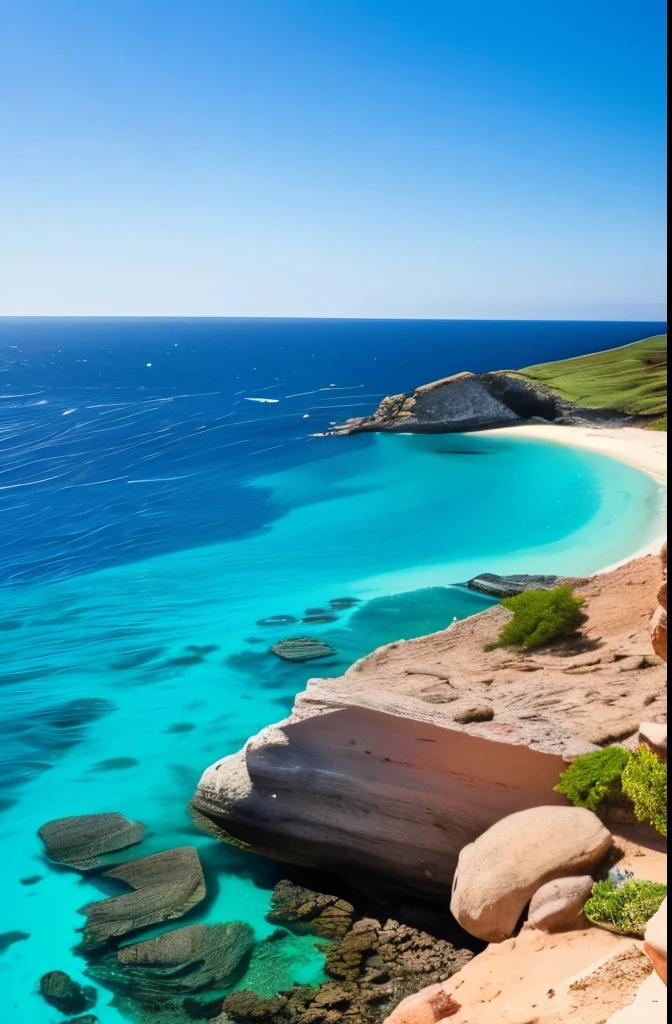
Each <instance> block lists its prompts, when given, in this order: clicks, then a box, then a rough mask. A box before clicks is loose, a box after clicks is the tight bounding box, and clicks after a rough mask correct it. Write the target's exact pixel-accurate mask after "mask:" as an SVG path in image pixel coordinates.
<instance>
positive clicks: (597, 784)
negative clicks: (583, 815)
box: [553, 747, 655, 811]
mask: <svg viewBox="0 0 672 1024" xmlns="http://www.w3.org/2000/svg"><path fill="white" fill-rule="evenodd" d="M654 756H655V755H654ZM631 759H632V755H631V754H630V752H629V751H628V750H624V749H623V748H622V747H605V748H604V750H593V751H592V752H591V753H590V754H581V756H580V757H577V758H576V760H575V761H573V762H572V764H571V765H570V766H569V768H568V769H567V771H565V772H562V774H561V775H560V782H559V783H558V784H557V786H554V787H553V789H554V791H555V792H556V793H564V795H565V796H566V797H567V799H568V800H570V801H571V802H572V803H573V804H574V806H575V807H587V808H588V810H589V811H597V810H598V808H599V807H600V805H601V804H602V803H604V801H605V800H607V799H608V798H609V797H611V798H618V797H619V796H620V795H621V778H622V776H623V773H624V771H625V769H626V768H627V766H628V764H629V762H630V761H631Z"/></svg>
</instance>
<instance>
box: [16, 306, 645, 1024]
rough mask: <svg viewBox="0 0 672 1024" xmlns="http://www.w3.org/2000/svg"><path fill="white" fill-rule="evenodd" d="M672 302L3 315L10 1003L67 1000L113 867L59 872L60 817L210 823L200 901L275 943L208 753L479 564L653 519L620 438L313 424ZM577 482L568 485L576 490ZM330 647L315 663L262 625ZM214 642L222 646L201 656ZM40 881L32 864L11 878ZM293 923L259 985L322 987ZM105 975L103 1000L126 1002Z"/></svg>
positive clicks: (590, 343) (610, 545)
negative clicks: (491, 317) (346, 432)
mask: <svg viewBox="0 0 672 1024" xmlns="http://www.w3.org/2000/svg"><path fill="white" fill-rule="evenodd" d="M664 330H665V325H664V324H659V323H641V324H639V323H622V324H619V323H546V322H544V323H533V322H521V323H512V322H474V321H467V322H459V321H446V322H439V321H288V320H281V321H268V320H258V321H255V320H251V321H250V320H247V321H246V320H52V321H49V320H33V321H31V320H0V446H1V447H0V513H1V515H2V533H1V535H0V581H1V582H0V644H1V646H2V659H1V661H0V692H1V693H2V697H3V703H2V722H1V723H0V734H1V737H2V746H1V747H0V765H1V766H2V778H3V786H2V791H1V792H0V841H1V843H2V849H3V863H4V867H5V871H4V883H5V886H4V891H3V907H2V917H1V923H0V933H5V932H10V931H17V932H23V933H25V935H26V936H27V937H26V938H23V939H21V940H19V941H16V942H14V943H12V944H11V945H10V946H9V947H8V948H7V949H6V951H5V952H4V953H0V972H1V978H2V984H1V985H0V1013H2V1014H3V1019H6V1020H9V1021H16V1022H25V1021H30V1022H31V1024H32V1022H33V1021H34V1022H35V1024H48V1022H51V1021H56V1020H58V1019H60V1016H59V1015H58V1014H57V1013H54V1011H51V1010H50V1009H49V1008H48V1007H47V1006H46V1004H45V1003H43V1002H42V1001H41V999H40V998H39V997H38V996H36V995H35V994H34V992H35V987H36V983H37V981H38V979H39V977H40V975H41V974H42V973H44V972H45V971H46V970H51V969H56V968H61V969H64V970H67V971H70V972H71V973H73V975H74V976H76V977H78V978H80V979H81V978H82V971H83V968H84V966H85V965H84V962H83V960H82V959H81V958H80V957H78V956H77V954H76V953H75V952H73V947H74V946H75V944H76V942H77V940H78V934H77V932H76V929H77V928H79V927H81V923H82V918H81V917H79V916H78V914H77V909H78V908H79V907H80V906H82V905H83V904H84V903H86V902H87V901H89V900H91V899H95V898H97V894H98V890H97V888H96V885H95V882H94V881H91V880H85V881H81V880H80V877H79V875H78V874H77V873H75V872H69V871H60V870H55V869H54V868H53V866H49V865H48V863H47V862H46V861H45V860H44V859H43V857H42V853H41V849H40V843H39V841H38V839H37V837H36V835H35V833H36V829H37V828H38V826H39V825H40V824H41V823H42V822H43V821H45V820H48V819H50V818H53V817H57V816H62V815H66V814H78V813H88V812H93V811H102V810H119V811H122V812H124V813H126V814H128V815H129V816H130V817H135V818H140V819H141V820H143V821H144V822H145V823H146V824H147V825H148V826H149V830H150V833H151V834H150V836H149V838H148V839H146V840H145V843H144V845H143V847H142V848H135V849H134V850H132V851H130V852H129V856H135V855H137V854H139V853H140V852H155V851H157V850H161V849H167V848H168V847H170V846H172V845H183V844H184V843H195V844H196V845H198V847H199V851H200V853H201V856H202V860H203V862H204V865H205V869H206V875H207V881H208V887H209V893H210V898H209V899H208V901H207V904H205V905H204V907H202V908H199V909H198V910H197V911H196V912H195V913H193V914H192V915H191V917H190V918H189V920H208V921H216V920H231V919H234V918H243V919H245V920H248V921H250V923H251V924H252V925H253V926H254V928H255V930H256V932H257V936H258V937H259V938H260V939H261V938H263V937H264V936H265V935H268V934H270V932H271V931H272V930H273V927H272V926H271V925H270V924H269V923H268V922H266V921H265V916H264V915H265V913H266V911H267V909H268V898H269V891H270V888H271V887H272V884H273V881H274V879H276V878H277V877H278V875H277V871H276V869H275V868H273V867H272V866H269V865H266V863H265V862H261V861H259V860H258V859H257V858H254V857H245V856H243V855H241V854H239V853H238V852H236V851H233V850H231V849H229V848H227V847H224V846H222V845H221V844H218V843H216V842H214V841H213V840H210V839H208V838H207V837H205V836H200V835H197V834H196V833H194V831H193V829H192V827H191V825H190V821H189V817H188V814H187V811H186V804H187V801H188V799H189V797H190V795H191V794H192V793H193V790H194V787H195V785H196V783H197V781H198V777H199V775H200V773H201V771H202V770H203V769H204V768H205V767H206V766H207V765H208V764H209V763H211V762H212V761H214V760H216V759H218V758H219V757H221V756H222V755H224V754H226V753H230V752H232V751H234V750H236V749H238V748H239V747H240V746H241V745H242V744H243V743H244V741H245V740H246V738H247V737H248V736H249V735H250V734H251V733H253V732H255V731H257V730H258V729H259V728H261V727H262V726H263V725H265V724H267V723H268V722H271V721H275V720H277V719H278V718H280V717H282V716H284V715H285V714H286V713H287V712H288V711H289V709H290V708H291V704H292V699H293V696H294V694H295V693H296V692H297V691H298V690H300V689H302V688H303V686H304V685H305V682H306V680H307V678H309V677H310V676H311V675H314V674H332V675H333V674H340V673H341V672H342V671H344V670H345V668H346V667H347V665H348V664H350V663H351V662H352V661H353V660H355V659H356V658H357V657H360V656H362V655H363V654H365V653H367V652H368V651H370V650H372V649H373V648H375V647H376V646H379V645H380V644H382V643H385V642H389V641H391V640H394V639H397V638H399V637H401V636H407V637H410V636H416V635H420V634H422V633H425V632H429V631H432V630H435V629H439V628H443V627H445V626H446V625H448V624H449V623H450V622H451V621H452V620H453V619H454V618H455V617H457V618H462V617H464V616H466V615H469V614H473V613H474V612H477V611H479V610H481V609H482V608H484V607H487V606H488V602H487V601H486V600H485V599H482V598H480V597H478V596H476V595H471V594H469V593H465V592H464V591H462V590H459V589H454V588H452V587H451V584H454V583H456V582H459V581H460V580H463V579H465V578H467V577H468V576H470V575H474V574H475V573H477V572H480V571H488V570H489V571H500V572H507V571H509V572H512V571H537V572H563V573H583V572H589V571H592V570H595V569H598V568H600V567H602V566H605V565H607V564H610V563H612V562H614V561H617V560H619V559H620V558H623V557H626V556H627V555H628V554H630V553H632V552H633V551H635V550H636V549H638V548H640V547H641V546H642V545H643V544H645V543H646V541H647V539H648V534H651V535H653V534H655V532H656V531H657V529H658V525H659V518H660V515H661V509H662V495H661V492H660V488H659V487H658V486H657V485H656V484H655V483H654V481H653V480H652V479H651V478H649V477H648V476H645V475H644V474H641V473H639V472H638V471H636V470H634V469H631V468H630V467H628V466H626V465H624V464H621V463H617V462H614V461H612V460H610V459H607V458H604V457H602V456H599V455H596V454H593V453H590V452H583V451H579V450H575V449H570V448H566V447H564V446H559V445H554V444H548V443H542V442H531V441H527V440H522V439H521V438H516V436H515V432H513V433H512V434H511V435H510V436H507V437H505V438H501V437H498V438H491V437H487V436H485V435H471V436H457V435H447V436H443V437H438V436H417V435H416V436H408V435H405V436H399V435H397V436H373V435H360V436H356V437H341V438H314V437H310V434H313V433H319V432H321V431H323V430H324V429H325V428H326V427H327V426H328V425H329V423H331V422H334V421H340V420H343V419H345V418H347V417H348V416H353V415H360V414H362V413H366V412H369V411H371V410H372V409H373V408H374V407H375V406H376V404H377V403H378V401H379V399H380V398H381V397H382V396H383V395H385V394H389V393H395V392H399V391H402V390H410V389H412V388H413V387H414V386H416V385H417V384H420V383H423V382H426V381H429V380H433V379H437V378H439V377H442V376H445V375H447V374H450V373H453V372H456V371H458V370H462V369H470V370H474V371H482V370H486V369H493V368H501V367H511V368H514V367H520V366H525V365H529V364H531V363H535V362H541V361H544V360H547V359H549V358H565V357H568V356H572V355H578V354H582V353H585V352H589V351H595V350H598V349H605V348H610V347H613V346H615V345H621V344H626V343H628V342H630V341H635V340H637V339H638V338H642V337H647V336H650V335H653V334H658V333H661V332H662V331H664ZM568 494H569V495H571V500H570V501H568V500H567V496H568ZM344 596H345V597H355V598H358V599H359V603H358V604H357V605H356V606H355V608H354V609H353V610H352V611H349V612H346V613H341V614H340V615H339V618H338V620H337V621H335V622H332V623H325V624H320V625H314V624H312V625H309V626H306V625H303V624H300V625H299V626H298V627H297V626H293V627H292V631H293V632H296V631H297V629H298V630H300V632H301V633H302V634H308V635H314V636H319V637H322V638H324V639H327V640H328V641H329V642H330V643H331V644H332V646H334V647H335V648H336V650H337V651H338V654H337V656H336V657H334V658H333V659H331V660H330V661H329V662H327V663H317V666H315V665H313V667H312V668H306V667H303V668H300V667H297V666H290V665H286V664H283V663H281V662H279V661H278V660H277V659H275V658H274V657H273V656H272V655H270V654H268V653H267V648H268V646H269V644H270V643H272V642H273V641H274V640H276V639H278V638H280V637H281V636H283V635H286V627H285V628H279V627H276V628H272V627H268V626H259V625H257V623H258V621H259V620H260V619H263V618H265V617H267V616H272V615H276V614H289V615H292V616H294V617H296V618H297V619H300V618H301V617H302V616H303V614H304V613H305V610H306V609H308V608H313V607H324V606H325V605H327V604H328V602H329V601H330V600H331V599H333V598H337V597H344ZM206 649H209V650H206ZM33 875H40V876H41V880H40V881H39V882H37V883H35V884H33V885H30V886H26V885H22V884H21V883H20V879H21V878H25V877H27V876H33ZM321 963H322V961H321V957H320V955H319V954H318V953H317V952H316V950H315V948H314V945H313V942H312V940H311V939H310V938H306V937H304V938H293V939H291V940H287V942H286V943H285V945H284V947H283V949H282V955H279V956H278V957H277V963H276V965H275V967H274V972H273V974H272V976H271V975H270V974H268V973H267V974H266V976H265V977H264V976H263V974H262V976H261V978H260V973H259V972H258V971H256V972H255V973H254V976H253V983H254V985H255V986H256V987H257V988H258V989H260V990H263V991H266V992H268V993H270V992H272V991H274V990H276V989H278V988H280V987H283V986H287V985H288V984H290V983H291V981H292V980H295V979H296V980H301V981H315V980H318V979H319V978H320V976H321V974H320V972H321ZM108 1001H109V993H106V992H104V991H103V990H101V991H100V994H99V1006H98V1009H97V1011H96V1012H97V1014H98V1016H99V1018H100V1020H101V1024H112V1022H118V1021H119V1020H120V1017H119V1014H118V1013H117V1011H116V1010H115V1009H113V1008H110V1007H108V1006H107V1005H106V1004H107V1002H108Z"/></svg>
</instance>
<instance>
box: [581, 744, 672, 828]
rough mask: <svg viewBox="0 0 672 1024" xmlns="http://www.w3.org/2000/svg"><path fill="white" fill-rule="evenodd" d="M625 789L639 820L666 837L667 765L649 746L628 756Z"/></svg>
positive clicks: (624, 776)
mask: <svg viewBox="0 0 672 1024" xmlns="http://www.w3.org/2000/svg"><path fill="white" fill-rule="evenodd" d="M565 774H566V773H565ZM623 792H624V793H625V794H626V796H628V797H630V799H631V800H632V802H633V804H634V808H635V816H636V817H637V820H638V821H647V822H648V823H649V824H650V825H653V827H654V828H655V829H656V830H657V831H658V832H660V833H662V835H664V836H666V835H667V765H666V764H664V763H663V762H662V761H661V760H660V758H659V757H658V755H657V754H656V753H654V752H653V750H651V749H650V748H649V747H646V746H642V747H640V748H639V750H637V751H635V753H634V754H633V755H632V757H631V758H630V759H629V761H628V764H627V765H626V766H625V769H624V771H623Z"/></svg>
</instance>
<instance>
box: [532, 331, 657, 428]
mask: <svg viewBox="0 0 672 1024" xmlns="http://www.w3.org/2000/svg"><path fill="white" fill-rule="evenodd" d="M516 376H520V377H524V378H525V379H527V380H532V381H536V382H538V383H539V384H545V385H546V386H547V387H549V388H552V389H553V390H554V391H557V392H558V394H559V395H561V396H562V398H567V399H569V400H570V401H572V402H576V403H577V404H578V405H584V406H589V407H592V408H609V409H617V410H618V411H619V412H624V413H627V414H629V415H631V416H649V417H651V421H650V422H649V423H647V424H645V425H646V426H649V427H651V428H652V429H655V430H667V335H666V334H659V335H657V336H656V337H654V338H645V339H644V340H643V341H636V342H635V343H634V344H633V345H624V346H623V347H622V348H612V349H609V350H608V351H607V352H596V353H593V354H591V355H588V356H579V357H577V358H576V359H563V360H561V361H559V362H557V363H541V364H540V365H539V366H526V367H525V368H524V369H523V370H520V371H519V372H518V373H517V374H516Z"/></svg>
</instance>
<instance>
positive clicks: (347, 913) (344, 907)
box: [267, 879, 355, 939]
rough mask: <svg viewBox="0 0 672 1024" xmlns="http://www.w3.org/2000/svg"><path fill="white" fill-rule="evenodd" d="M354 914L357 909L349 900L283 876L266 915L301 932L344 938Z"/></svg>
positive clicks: (277, 922)
mask: <svg viewBox="0 0 672 1024" xmlns="http://www.w3.org/2000/svg"><path fill="white" fill-rule="evenodd" d="M354 913H355V908H354V907H353V906H352V905H351V904H350V903H348V902H347V900H343V899H339V898H338V897H337V896H329V895H327V894H326V893H319V892H313V891H312V890H311V889H305V888H303V886H300V885H295V884H294V883H293V882H289V881H287V879H283V881H281V882H278V884H277V885H276V887H275V889H274V890H273V895H272V896H271V910H270V912H269V913H268V915H267V917H268V920H269V921H272V922H274V923H275V924H283V925H287V926H288V927H290V928H291V929H292V930H293V931H294V932H296V933H297V934H298V935H303V934H307V935H317V936H319V937H320V938H322V939H342V938H343V936H344V935H345V934H346V933H347V932H348V931H349V930H350V927H351V925H352V918H353V915H354Z"/></svg>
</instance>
